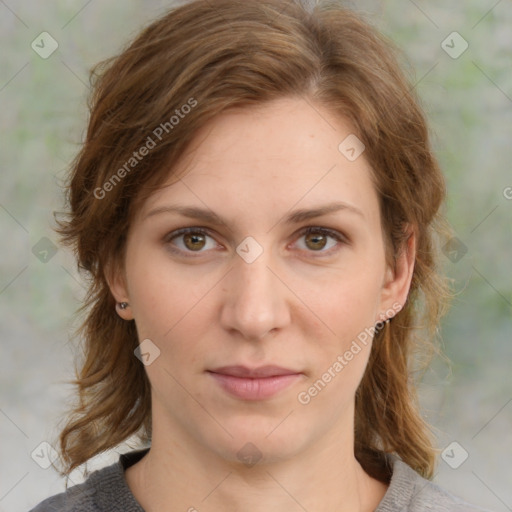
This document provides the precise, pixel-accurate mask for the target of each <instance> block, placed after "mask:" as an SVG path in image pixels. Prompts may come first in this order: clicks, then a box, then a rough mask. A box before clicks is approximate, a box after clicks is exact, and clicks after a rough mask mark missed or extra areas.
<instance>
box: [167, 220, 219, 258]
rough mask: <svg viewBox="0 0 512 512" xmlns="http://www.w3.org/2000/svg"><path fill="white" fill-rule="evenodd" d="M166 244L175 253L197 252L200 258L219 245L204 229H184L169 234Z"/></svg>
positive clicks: (189, 253)
mask: <svg viewBox="0 0 512 512" xmlns="http://www.w3.org/2000/svg"><path fill="white" fill-rule="evenodd" d="M164 243H165V244H166V245H167V246H168V247H169V249H170V250H171V251H173V252H175V253H179V254H187V253H188V255H189V256H190V255H191V253H193V252H195V253H197V255H198V256H199V255H200V254H201V253H203V252H207V250H208V249H215V248H217V247H218V245H217V244H216V243H215V240H214V239H213V237H212V236H211V235H210V234H209V232H208V231H206V230H205V229H203V228H195V227H193V228H182V229H178V230H177V231H173V232H172V233H169V234H168V235H167V236H166V237H165V238H164Z"/></svg>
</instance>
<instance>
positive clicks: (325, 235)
mask: <svg viewBox="0 0 512 512" xmlns="http://www.w3.org/2000/svg"><path fill="white" fill-rule="evenodd" d="M301 238H304V240H305V248H301V250H305V251H306V252H317V253H320V254H322V255H323V254H331V253H333V252H335V251H336V249H335V250H334V251H333V250H332V249H333V248H334V247H335V246H336V245H337V244H336V242H338V244H348V243H349V242H348V240H347V238H346V237H345V236H344V235H343V234H341V233H339V232H338V231H335V230H333V229H329V228H323V227H319V226H308V227H307V228H305V229H303V230H302V231H301V232H300V233H299V239H301ZM329 238H331V239H332V240H334V241H335V242H334V243H331V245H330V246H328V239H329ZM208 239H211V240H212V242H211V243H210V246H208ZM174 240H177V241H179V242H180V243H175V242H174ZM164 242H165V243H166V244H167V245H168V246H169V248H170V250H171V251H172V252H175V253H180V254H183V253H188V255H191V253H201V252H205V251H206V250H208V249H215V248H217V247H218V245H217V244H216V243H215V241H214V240H213V237H212V236H211V235H210V232H209V231H208V230H206V229H204V228H201V227H189V228H181V229H178V230H176V231H173V232H172V233H169V234H168V235H167V236H166V237H165V238H164ZM326 247H328V250H324V249H325V248H326ZM203 249H205V250H203Z"/></svg>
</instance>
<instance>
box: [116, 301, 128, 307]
mask: <svg viewBox="0 0 512 512" xmlns="http://www.w3.org/2000/svg"><path fill="white" fill-rule="evenodd" d="M118 306H119V309H126V308H127V307H128V306H129V304H128V302H119V303H118Z"/></svg>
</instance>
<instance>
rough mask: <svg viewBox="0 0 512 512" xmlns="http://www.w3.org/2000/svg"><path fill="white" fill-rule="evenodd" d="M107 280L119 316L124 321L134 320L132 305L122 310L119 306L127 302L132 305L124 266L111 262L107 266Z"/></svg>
mask: <svg viewBox="0 0 512 512" xmlns="http://www.w3.org/2000/svg"><path fill="white" fill-rule="evenodd" d="M105 279H106V281H107V284H108V287H109V288H110V292H111V293H112V295H113V296H114V299H115V301H116V311H117V314H118V315H119V316H120V317H121V318H123V319H124V320H133V314H132V309H131V307H130V305H128V307H127V308H126V309H121V308H120V307H119V304H120V303H121V302H127V303H128V304H130V296H129V293H128V287H127V285H126V275H125V273H124V269H123V267H122V265H119V264H118V262H110V263H108V264H107V265H106V266H105Z"/></svg>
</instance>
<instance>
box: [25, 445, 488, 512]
mask: <svg viewBox="0 0 512 512" xmlns="http://www.w3.org/2000/svg"><path fill="white" fill-rule="evenodd" d="M146 453H147V450H139V451H134V452H130V453H126V454H124V455H121V456H120V458H119V461H118V462H117V463H115V464H112V465H111V466H108V467H105V468H102V469H99V470H97V471H95V472H93V473H91V475H90V476H89V477H88V478H87V480H86V481H85V482H83V483H82V484H79V485H75V486H73V487H70V488H69V489H68V490H67V491H66V492H63V493H61V494H57V495H55V496H52V497H50V498H48V499H46V500H44V501H43V502H41V503H40V504H39V505H37V506H36V507H35V508H33V509H32V510H31V511H30V512H144V509H143V508H142V507H141V506H140V505H139V503H138V502H137V500H136V499H135V497H134V496H133V494H132V493H131V491H130V488H129V487H128V484H127V483H126V480H125V477H124V471H125V470H126V469H127V468H128V467H130V466H131V465H132V464H135V463H136V462H137V461H139V460H140V459H141V458H142V457H143V456H144V455H145V454H146ZM390 463H391V465H392V468H393V474H392V477H391V482H390V484H389V488H388V490H387V492H386V494H385V496H384V498H383V499H382V501H381V502H380V504H379V506H378V507H377V508H376V509H375V512H433V511H435V512H490V511H486V510H484V509H482V508H478V507H475V506H473V505H469V504H468V503H466V502H464V501H462V500H461V499H459V498H457V497H455V496H453V495H452V494H450V493H448V492H446V491H444V490H443V489H441V488H440V487H439V486H438V485H436V484H434V483H432V482H430V481H429V480H426V479H424V478H422V477H421V476H420V475H419V474H418V473H416V472H415V471H414V470H413V469H411V468H410V467H409V466H408V465H407V464H405V463H404V462H402V461H401V460H400V459H399V458H398V457H395V456H391V457H390Z"/></svg>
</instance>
